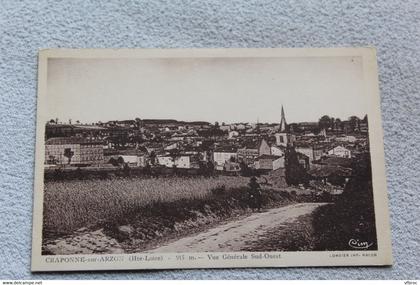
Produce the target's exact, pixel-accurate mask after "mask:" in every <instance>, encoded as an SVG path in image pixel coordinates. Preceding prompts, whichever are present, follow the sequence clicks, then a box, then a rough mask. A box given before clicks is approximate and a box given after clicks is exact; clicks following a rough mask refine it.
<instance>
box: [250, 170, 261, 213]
mask: <svg viewBox="0 0 420 285" xmlns="http://www.w3.org/2000/svg"><path fill="white" fill-rule="evenodd" d="M248 186H249V187H248V199H249V205H250V207H251V209H252V210H255V209H257V210H258V211H259V212H260V211H261V208H262V193H261V187H260V184H258V182H257V178H256V177H255V176H253V177H251V179H250V182H249V184H248Z"/></svg>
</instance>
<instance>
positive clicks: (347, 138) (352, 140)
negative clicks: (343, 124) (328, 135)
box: [335, 136, 357, 143]
mask: <svg viewBox="0 0 420 285" xmlns="http://www.w3.org/2000/svg"><path fill="white" fill-rule="evenodd" d="M335 140H336V141H339V142H349V143H355V142H356V141H357V139H356V137H355V136H341V137H337V138H335Z"/></svg>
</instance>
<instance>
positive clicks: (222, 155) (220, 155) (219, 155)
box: [213, 149, 238, 170]
mask: <svg viewBox="0 0 420 285" xmlns="http://www.w3.org/2000/svg"><path fill="white" fill-rule="evenodd" d="M232 158H233V159H234V160H237V159H238V154H237V152H236V151H234V150H228V149H219V150H217V149H216V150H215V151H214V152H213V161H214V163H215V167H216V169H217V170H223V166H224V165H225V163H226V162H228V161H231V159H232Z"/></svg>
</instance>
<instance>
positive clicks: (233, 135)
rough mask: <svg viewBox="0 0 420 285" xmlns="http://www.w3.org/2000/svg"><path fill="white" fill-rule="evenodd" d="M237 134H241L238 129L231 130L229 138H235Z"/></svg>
mask: <svg viewBox="0 0 420 285" xmlns="http://www.w3.org/2000/svg"><path fill="white" fill-rule="evenodd" d="M237 136H239V132H238V131H230V132H229V136H228V138H229V139H231V138H234V137H237Z"/></svg>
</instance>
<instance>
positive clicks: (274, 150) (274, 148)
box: [271, 145, 284, 156]
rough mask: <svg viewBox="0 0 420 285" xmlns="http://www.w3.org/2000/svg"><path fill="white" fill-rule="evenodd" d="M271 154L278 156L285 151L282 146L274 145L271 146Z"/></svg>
mask: <svg viewBox="0 0 420 285" xmlns="http://www.w3.org/2000/svg"><path fill="white" fill-rule="evenodd" d="M271 154H272V155H277V156H282V155H284V151H283V150H282V149H281V148H279V147H277V146H274V145H273V146H271Z"/></svg>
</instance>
